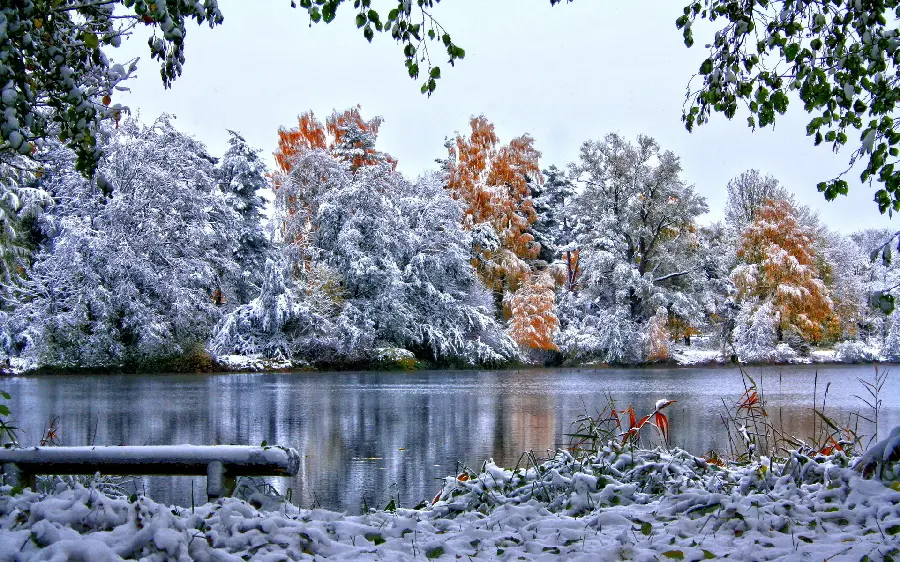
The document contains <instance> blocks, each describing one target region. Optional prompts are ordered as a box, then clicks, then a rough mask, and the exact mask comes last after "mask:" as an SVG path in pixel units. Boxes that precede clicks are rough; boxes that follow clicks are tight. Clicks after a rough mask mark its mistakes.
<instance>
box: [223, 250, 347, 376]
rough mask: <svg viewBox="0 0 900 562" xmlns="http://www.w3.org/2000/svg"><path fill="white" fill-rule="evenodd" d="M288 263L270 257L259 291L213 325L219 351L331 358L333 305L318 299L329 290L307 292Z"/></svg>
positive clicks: (253, 354) (332, 349)
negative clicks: (291, 273)
mask: <svg viewBox="0 0 900 562" xmlns="http://www.w3.org/2000/svg"><path fill="white" fill-rule="evenodd" d="M285 269H286V268H285V266H284V264H281V263H277V262H274V261H271V260H270V261H269V262H267V263H266V269H265V276H264V278H263V283H262V288H261V290H260V294H259V296H258V297H256V298H255V299H253V300H251V301H250V302H249V303H247V304H244V305H241V306H239V307H237V308H236V309H234V310H233V311H231V312H230V313H229V314H227V315H225V317H223V318H222V320H221V322H220V323H219V325H218V326H217V327H216V328H215V330H214V331H213V336H212V339H211V340H210V349H211V350H212V351H213V352H214V353H217V354H224V355H228V354H232V353H238V354H241V355H247V356H251V357H261V358H265V359H281V360H291V359H295V358H307V357H313V356H316V357H317V358H318V359H319V360H326V359H328V357H333V356H334V355H335V354H336V350H335V347H336V345H337V342H335V341H334V334H333V333H331V330H332V329H333V323H332V322H331V320H330V319H329V316H330V314H329V312H330V311H329V310H327V309H324V310H323V308H325V307H323V306H317V305H316V304H317V302H319V303H321V301H324V300H327V296H323V295H321V294H310V293H308V292H304V291H303V290H302V288H301V287H298V286H297V285H296V283H294V282H293V281H292V280H291V279H290V277H289V275H287V274H286V272H285ZM311 292H315V291H311ZM316 293H317V292H316ZM317 297H318V298H317Z"/></svg>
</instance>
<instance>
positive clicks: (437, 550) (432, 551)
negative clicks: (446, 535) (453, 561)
mask: <svg viewBox="0 0 900 562" xmlns="http://www.w3.org/2000/svg"><path fill="white" fill-rule="evenodd" d="M498 551H499V549H498ZM442 554H444V547H443V546H440V545H438V546H435V547H432V548H429V549H428V550H426V551H425V558H428V559H429V560H431V559H433V558H439V557H440V556H441V555H442Z"/></svg>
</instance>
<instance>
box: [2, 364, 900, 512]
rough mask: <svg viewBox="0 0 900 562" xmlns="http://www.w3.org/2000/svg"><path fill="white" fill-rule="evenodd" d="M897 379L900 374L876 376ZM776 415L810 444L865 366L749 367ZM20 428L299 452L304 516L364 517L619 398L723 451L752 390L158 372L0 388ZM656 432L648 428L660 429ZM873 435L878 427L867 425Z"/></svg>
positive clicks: (893, 411) (552, 376)
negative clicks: (821, 417)
mask: <svg viewBox="0 0 900 562" xmlns="http://www.w3.org/2000/svg"><path fill="white" fill-rule="evenodd" d="M882 369H888V370H890V369H894V370H898V371H900V367H897V366H894V367H882ZM748 372H749V373H750V374H751V375H752V376H753V377H755V378H756V379H757V381H758V382H760V383H761V385H762V387H763V389H764V391H765V395H766V400H767V402H768V407H769V410H770V412H772V413H773V415H778V413H780V414H781V424H782V425H783V427H784V429H785V431H786V432H787V433H789V434H793V435H797V436H800V437H806V436H809V435H811V434H812V431H813V429H812V427H813V419H814V416H813V414H812V410H811V409H812V405H813V388H814V379H815V377H816V374H817V377H818V386H817V388H818V395H819V404H821V400H822V397H823V393H824V389H825V387H826V385H827V384H828V383H830V384H831V387H830V389H829V392H828V396H827V402H826V410H827V412H828V413H829V414H830V415H832V416H833V417H835V418H842V419H846V418H847V417H848V416H850V415H851V414H852V413H854V412H860V413H862V414H867V413H868V408H867V407H865V406H864V405H863V404H862V402H861V401H860V400H859V399H857V398H855V397H854V395H860V396H863V395H864V388H863V385H862V384H861V383H860V382H859V381H858V379H860V378H861V379H864V380H871V379H872V378H873V376H874V372H875V371H874V367H873V366H871V365H862V366H860V365H846V366H844V365H835V366H822V365H819V366H786V367H765V368H752V369H749V371H748ZM0 388H2V389H5V390H7V391H9V392H11V393H12V401H11V404H10V406H11V409H12V411H13V418H14V419H15V421H16V422H18V426H19V427H21V428H23V430H22V436H21V442H22V443H23V444H25V445H33V444H36V443H37V442H38V441H39V440H40V438H41V436H42V435H43V432H44V430H45V429H46V428H47V427H48V425H49V424H50V423H52V422H53V420H56V426H57V427H58V428H59V431H58V433H59V436H60V441H61V444H63V445H88V444H96V445H170V444H181V443H191V444H195V445H206V444H251V445H256V444H259V443H261V442H262V441H263V440H266V441H268V442H269V443H270V444H273V443H274V444H280V445H287V446H290V447H294V448H296V449H297V450H298V451H299V452H300V455H301V457H302V459H303V462H302V465H301V470H300V474H299V475H298V476H297V477H296V478H293V479H287V478H284V479H277V478H275V479H271V482H272V483H273V485H275V486H276V488H277V489H279V490H281V491H283V492H284V491H286V490H287V489H288V488H291V489H292V497H293V500H294V502H295V503H299V505H300V506H301V507H313V506H321V507H325V508H329V509H336V510H346V511H347V512H350V513H358V512H359V511H360V509H361V508H362V506H363V505H369V506H382V507H383V506H384V505H385V504H387V502H388V501H389V500H390V499H391V498H392V497H395V498H397V499H398V500H399V502H400V504H401V505H404V506H412V505H415V504H416V503H418V502H419V501H420V500H422V499H430V498H432V497H433V496H434V495H435V493H437V491H438V490H439V488H440V479H441V478H443V477H444V476H446V475H449V474H456V473H458V470H459V466H460V464H465V465H467V466H469V467H472V468H475V469H477V468H478V467H480V466H481V463H482V462H483V461H484V460H485V459H488V458H493V459H494V460H495V461H496V462H497V463H498V464H501V465H505V466H514V465H515V464H516V463H517V461H519V459H520V457H521V455H522V452H523V451H528V450H534V451H535V452H536V453H537V454H538V455H539V456H541V455H544V456H546V451H547V450H548V449H554V448H555V447H557V446H559V445H564V444H566V443H568V438H567V437H565V434H566V433H569V432H571V431H572V426H571V422H572V421H573V420H575V419H576V418H577V417H578V416H579V415H580V414H583V413H585V412H587V413H590V414H593V413H596V412H597V411H598V410H600V409H602V408H603V406H604V405H605V404H606V403H607V394H608V393H609V394H611V395H612V396H613V398H614V399H615V400H616V403H617V404H618V405H619V406H620V407H624V406H627V405H628V404H633V405H634V406H635V408H636V410H637V411H638V414H641V413H649V412H650V411H651V410H652V408H653V404H654V403H655V402H656V401H657V400H658V399H661V398H667V399H670V400H677V401H678V402H677V403H676V404H673V405H672V406H670V407H669V408H668V409H667V410H666V412H667V413H668V414H669V418H670V423H671V432H672V435H671V441H672V443H673V444H674V445H677V446H680V447H682V448H684V449H687V450H688V451H691V452H693V453H695V454H703V453H705V452H707V451H709V450H710V449H719V450H727V449H728V439H727V436H726V432H725V430H724V428H723V425H722V421H721V417H720V416H721V414H722V413H724V412H725V406H723V403H722V401H723V400H724V401H725V403H726V404H727V405H729V406H733V405H734V404H735V403H736V402H737V400H738V399H739V398H740V396H741V394H742V393H743V392H744V383H743V382H742V378H741V375H740V373H739V371H738V370H737V369H733V368H724V367H701V368H687V367H682V368H665V369H601V370H592V369H553V370H549V369H547V370H543V369H542V370H517V371H426V372H413V373H398V372H389V373H387V372H364V373H356V372H351V373H291V374H229V375H212V376H206V375H190V376H183V375H158V376H146V375H142V376H60V377H52V376H42V377H13V378H6V379H2V380H0ZM881 398H882V400H883V405H884V408H883V411H882V412H881V418H880V428H881V432H882V434H884V435H886V434H887V431H888V430H889V429H890V428H891V427H894V426H895V425H900V373H893V374H890V373H889V374H888V377H887V382H886V384H885V386H884V391H883V393H882V395H881ZM651 429H652V428H651ZM861 429H862V430H863V431H864V432H868V433H870V434H871V432H872V429H871V428H869V427H862V428H861ZM204 481H205V479H203V478H187V477H157V478H142V479H139V481H138V482H137V486H138V488H139V489H143V490H144V491H145V492H146V493H147V494H149V495H150V496H151V497H153V498H155V499H157V500H158V501H163V502H169V503H176V504H180V505H190V502H191V489H192V487H193V489H194V491H195V492H194V493H195V495H196V498H197V501H202V500H203V498H205V495H204V494H205V483H204Z"/></svg>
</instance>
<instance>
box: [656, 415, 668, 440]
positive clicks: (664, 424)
mask: <svg viewBox="0 0 900 562" xmlns="http://www.w3.org/2000/svg"><path fill="white" fill-rule="evenodd" d="M655 418H656V427H658V428H659V431H660V433H662V436H663V440H664V441H665V442H666V443H668V442H669V418H667V417H666V415H665V414H663V413H662V412H656V415H655Z"/></svg>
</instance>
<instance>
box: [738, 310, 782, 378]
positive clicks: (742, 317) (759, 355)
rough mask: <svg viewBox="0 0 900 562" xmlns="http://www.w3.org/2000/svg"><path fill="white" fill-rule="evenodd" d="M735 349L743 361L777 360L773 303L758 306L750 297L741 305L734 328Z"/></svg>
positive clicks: (762, 361) (761, 361) (765, 361)
mask: <svg viewBox="0 0 900 562" xmlns="http://www.w3.org/2000/svg"><path fill="white" fill-rule="evenodd" d="M733 340H734V351H735V353H736V354H737V356H738V359H739V360H740V361H741V362H743V363H768V362H772V361H776V360H777V359H778V356H779V352H778V351H776V349H775V348H776V344H777V341H776V340H777V331H776V325H775V310H774V308H773V306H772V303H770V302H766V303H763V304H762V305H759V306H757V302H756V301H755V300H754V299H748V300H747V301H745V302H744V304H743V305H742V306H741V310H740V312H739V313H738V315H737V319H736V326H735V328H734V336H733Z"/></svg>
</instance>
